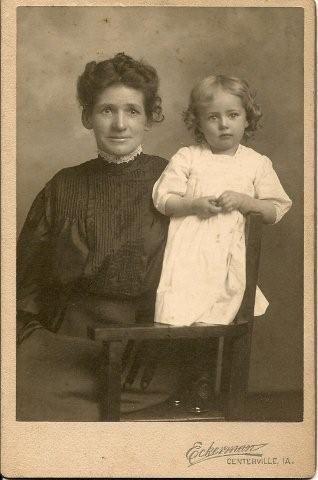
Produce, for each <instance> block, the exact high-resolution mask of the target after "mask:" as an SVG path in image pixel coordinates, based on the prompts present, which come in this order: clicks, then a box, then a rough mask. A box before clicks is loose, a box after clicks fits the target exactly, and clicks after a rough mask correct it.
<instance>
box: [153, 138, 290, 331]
mask: <svg viewBox="0 0 318 480" xmlns="http://www.w3.org/2000/svg"><path fill="white" fill-rule="evenodd" d="M226 190H232V191H234V192H240V193H245V194H247V195H250V196H251V197H254V198H259V199H271V200H272V201H273V203H274V205H275V208H276V222H278V221H279V220H280V219H281V218H282V216H283V215H284V214H285V213H286V212H287V211H288V210H289V208H290V207H291V203H292V202H291V200H290V199H289V197H288V196H287V195H286V193H285V191H284V189H283V187H282V186H281V184H280V181H279V179H278V177H277V175H276V173H275V171H274V170H273V167H272V162H271V161H270V160H269V159H268V158H267V157H265V156H263V155H260V154H259V153H257V152H255V151H254V150H252V149H251V148H247V147H244V146H243V145H240V146H239V147H238V150H237V152H236V154H235V155H234V156H229V155H214V154H213V153H212V152H211V150H210V149H209V148H208V147H207V146H205V145H203V146H190V147H184V148H181V149H180V150H179V151H178V152H177V153H176V154H175V155H174V156H173V157H172V159H171V161H170V162H169V164H168V166H167V167H166V169H165V170H164V172H163V173H162V175H161V177H160V178H159V180H158V181H157V182H156V184H155V186H154V190H153V200H154V204H155V206H156V208H157V209H158V210H159V211H161V212H162V213H165V203H166V201H167V199H168V197H169V195H171V194H178V195H181V196H183V197H191V198H197V197H203V196H210V195H215V196H216V197H219V196H220V195H221V194H222V193H223V192H224V191H226ZM244 226H245V218H244V216H243V215H242V214H241V213H240V212H238V211H233V212H230V213H220V214H217V215H215V216H212V217H210V218H208V219H200V218H199V217H198V216H196V215H189V216H185V217H172V218H171V221H170V227H169V234H168V240H167V245H166V250H165V256H164V261H163V268H162V274H161V279H160V283H159V286H158V291H157V299H156V313H155V322H159V323H168V324H172V325H191V324H192V323H194V322H205V323H208V324H229V323H231V322H232V321H233V320H234V318H235V315H236V314H237V312H238V309H239V307H240V305H241V302H242V298H243V294H244V290H245V236H244V235H245V228H244ZM267 306H268V302H267V300H266V299H265V297H264V295H263V294H262V292H261V291H260V290H259V289H258V288H257V292H256V301H255V311H254V313H255V315H262V314H263V313H264V312H265V310H266V308H267Z"/></svg>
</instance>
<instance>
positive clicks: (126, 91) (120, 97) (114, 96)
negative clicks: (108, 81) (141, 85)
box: [95, 83, 144, 106]
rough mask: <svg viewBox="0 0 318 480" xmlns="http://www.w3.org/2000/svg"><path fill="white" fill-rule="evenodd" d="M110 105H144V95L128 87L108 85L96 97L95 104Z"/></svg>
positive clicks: (119, 84)
mask: <svg viewBox="0 0 318 480" xmlns="http://www.w3.org/2000/svg"><path fill="white" fill-rule="evenodd" d="M104 103H107V104H112V105H127V104H129V105H130V104H132V105H141V106H143V105H144V95H143V92H141V91H140V90H136V89H135V88H133V87H128V86H126V85H124V84H121V83H118V84H114V85H110V86H109V87H106V88H105V89H104V90H102V91H101V92H100V93H99V94H98V95H97V97H96V100H95V104H104Z"/></svg>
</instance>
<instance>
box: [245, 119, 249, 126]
mask: <svg viewBox="0 0 318 480" xmlns="http://www.w3.org/2000/svg"><path fill="white" fill-rule="evenodd" d="M248 126H249V123H248V121H247V120H245V128H247V127H248Z"/></svg>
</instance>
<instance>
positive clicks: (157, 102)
mask: <svg viewBox="0 0 318 480" xmlns="http://www.w3.org/2000/svg"><path fill="white" fill-rule="evenodd" d="M115 84H122V85H125V86H126V87H130V88H134V89H136V90H139V91H140V92H142V93H143V96H144V107H145V113H146V116H147V119H148V121H150V122H161V121H162V120H163V118H164V116H163V113H162V107H161V103H162V102H161V98H160V96H159V95H158V88H159V78H158V74H157V72H156V70H155V69H154V68H153V67H152V66H150V65H148V64H146V63H144V62H143V61H137V60H134V59H133V58H131V57H129V56H128V55H125V54H124V53H117V55H115V57H114V58H110V59H108V60H104V61H102V62H98V63H97V62H89V63H87V64H86V67H85V70H84V72H83V73H82V75H80V77H79V78H78V81H77V98H78V101H79V103H80V105H81V106H82V107H83V108H91V107H93V105H94V103H95V101H96V97H97V96H98V95H99V94H100V93H101V92H102V91H103V90H104V89H105V88H107V87H110V86H111V85H115Z"/></svg>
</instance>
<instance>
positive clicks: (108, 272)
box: [17, 153, 168, 338]
mask: <svg viewBox="0 0 318 480" xmlns="http://www.w3.org/2000/svg"><path fill="white" fill-rule="evenodd" d="M165 166H166V160H164V159H162V158H160V157H155V156H150V155H146V154H143V153H141V154H140V155H138V157H136V158H135V159H134V160H132V161H130V162H128V163H122V164H119V165H116V164H110V163H107V162H105V160H103V159H102V158H100V157H98V158H97V159H94V160H90V161H88V162H86V163H83V164H81V165H79V166H75V167H70V168H65V169H63V170H61V171H60V172H58V173H57V174H56V175H55V176H54V177H53V178H52V180H50V181H49V182H48V183H47V185H46V186H45V188H44V189H43V190H42V191H41V192H40V193H39V195H38V196H37V197H36V199H35V201H34V203H33V205H32V207H31V210H30V212H29V214H28V217H27V219H26V222H25V224H24V227H23V229H22V232H21V235H20V238H19V241H18V251H17V309H18V336H20V338H23V337H25V336H27V335H28V334H29V333H30V331H33V329H35V328H38V327H40V326H45V327H46V328H49V329H50V330H53V331H55V330H57V329H58V328H59V325H60V322H61V318H62V316H63V309H64V308H65V305H66V304H67V301H68V298H70V296H72V295H73V294H80V295H83V296H84V295H98V296H102V297H107V298H117V299H118V298H119V299H123V300H125V299H128V300H131V299H134V298H137V297H140V296H142V295H144V294H149V293H151V292H155V291H156V288H157V285H158V282H159V278H160V273H161V266H162V259H163V252H164V247H165V241H166V234H167V228H168V219H167V218H166V217H164V216H163V215H161V214H160V213H159V212H158V211H157V210H156V209H155V208H154V206H153V203H152V188H153V185H154V183H155V182H156V180H157V179H158V178H159V176H160V175H161V173H162V171H163V170H164V168H165Z"/></svg>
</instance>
